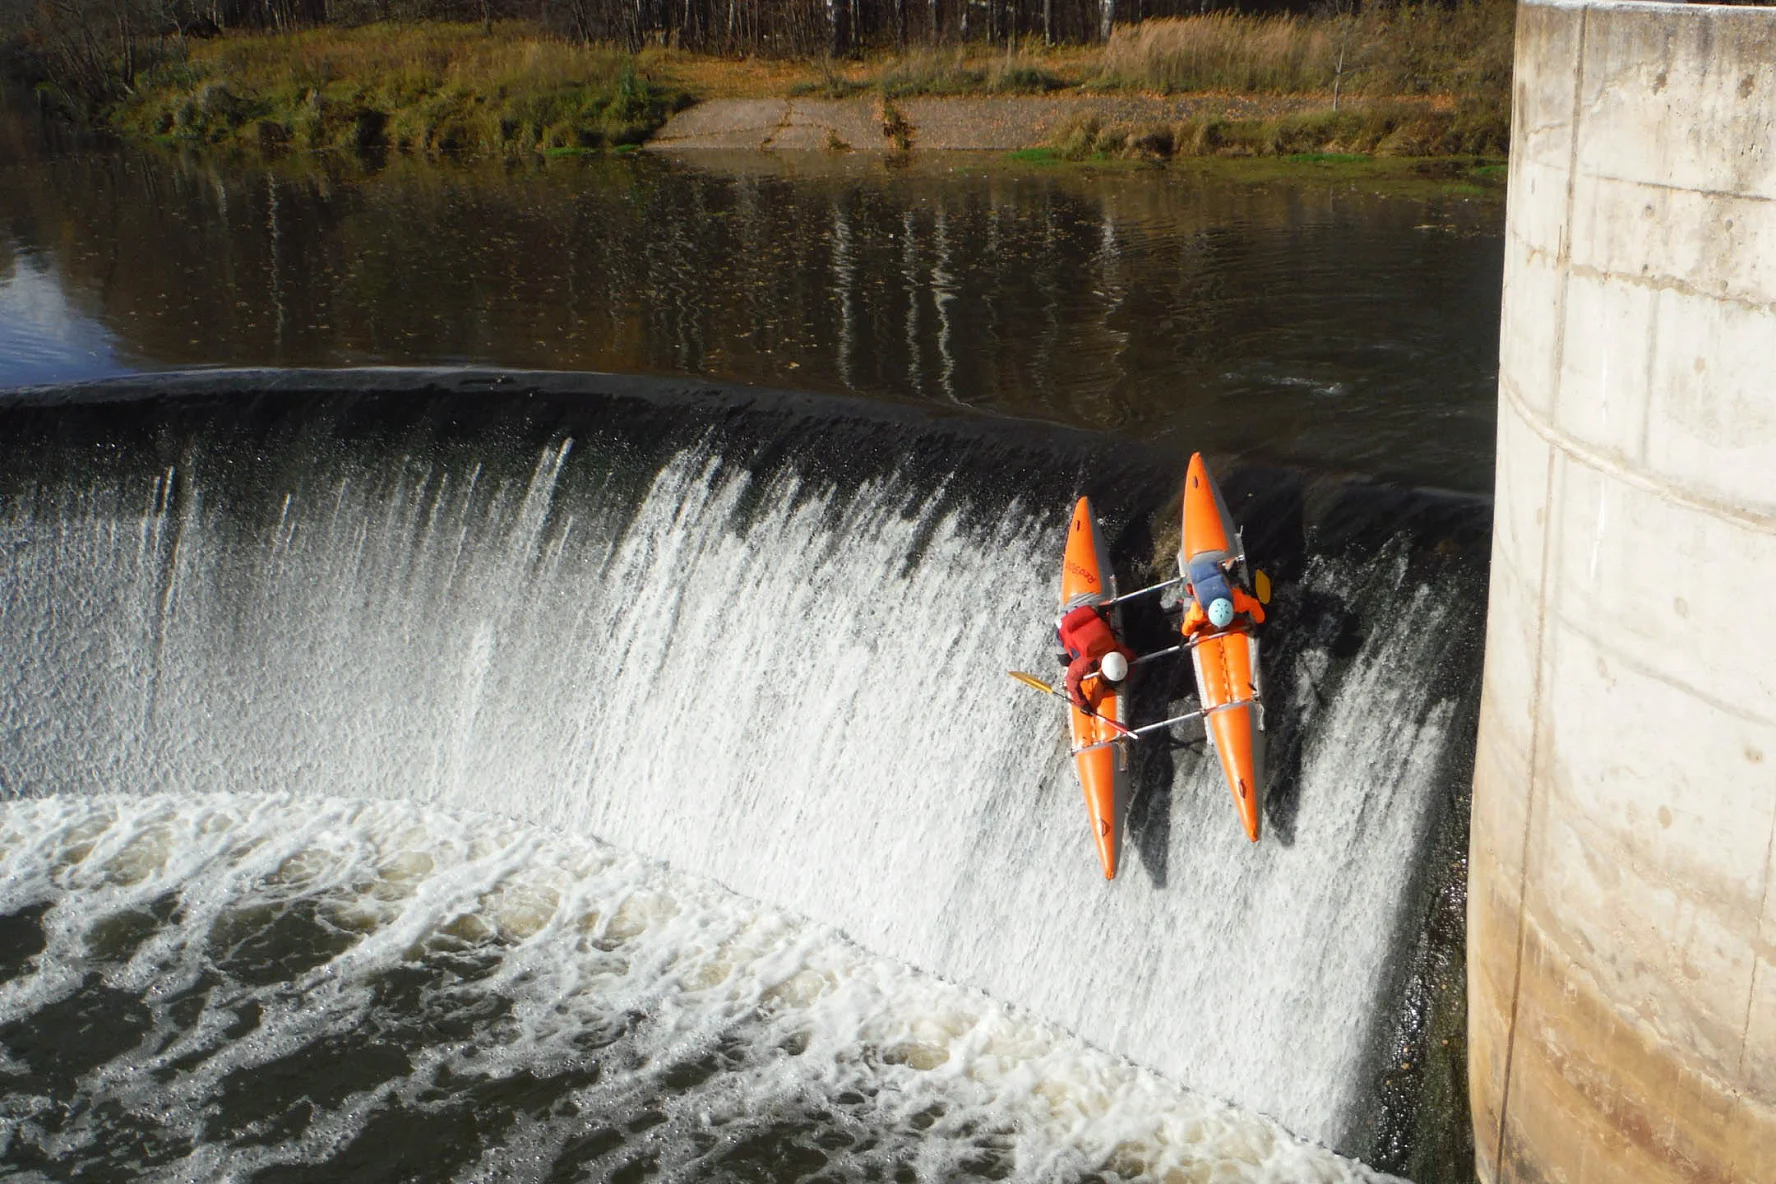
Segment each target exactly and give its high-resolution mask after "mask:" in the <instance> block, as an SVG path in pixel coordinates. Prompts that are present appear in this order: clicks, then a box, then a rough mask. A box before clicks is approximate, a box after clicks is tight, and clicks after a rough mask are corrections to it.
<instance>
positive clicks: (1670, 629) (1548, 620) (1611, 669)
mask: <svg viewBox="0 0 1776 1184" xmlns="http://www.w3.org/2000/svg"><path fill="white" fill-rule="evenodd" d="M1773 51H1776V11H1772V10H1771V9H1768V8H1725V7H1710V6H1685V5H1665V4H1631V3H1630V4H1579V3H1540V2H1535V3H1527V4H1525V5H1523V6H1522V7H1521V8H1520V10H1519V16H1518V25H1517V81H1516V95H1515V105H1514V111H1513V120H1514V126H1513V137H1512V153H1511V183H1510V198H1509V208H1508V213H1507V218H1506V246H1505V299H1504V312H1503V318H1502V329H1501V334H1500V336H1501V340H1500V359H1501V360H1500V368H1499V369H1500V372H1499V428H1498V432H1499V436H1498V439H1499V444H1498V476H1497V496H1496V501H1495V534H1494V540H1493V553H1492V565H1491V588H1490V592H1489V596H1488V614H1489V615H1488V622H1487V645H1486V674H1485V691H1484V696H1483V701H1482V708H1481V716H1480V741H1479V751H1478V755H1477V758H1476V767H1475V774H1474V816H1473V830H1472V860H1471V863H1470V871H1469V897H1468V909H1469V913H1468V940H1469V943H1470V944H1469V964H1468V975H1469V1005H1470V1013H1469V1014H1470V1031H1471V1043H1470V1066H1469V1072H1470V1077H1471V1081H1472V1099H1473V1106H1474V1128H1475V1151H1476V1158H1477V1161H1478V1168H1479V1172H1480V1175H1481V1178H1482V1179H1484V1180H1487V1181H1499V1182H1503V1181H1541V1180H1571V1181H1635V1182H1640V1181H1648V1182H1652V1181H1659V1182H1664V1181H1680V1180H1683V1181H1700V1180H1722V1181H1725V1180H1733V1181H1754V1180H1759V1181H1761V1180H1770V1179H1776V947H1773V946H1772V944H1771V942H1772V938H1773V937H1776V887H1773V886H1776V862H1773V859H1772V850H1773V845H1776V766H1773V765H1772V758H1776V674H1773V673H1772V671H1773V670H1776V661H1773V659H1776V617H1772V615H1771V614H1770V613H1769V612H1768V611H1766V608H1765V603H1764V602H1765V600H1766V598H1767V593H1766V591H1765V589H1767V588H1769V587H1770V584H1771V580H1772V579H1773V578H1776V382H1773V379H1772V376H1771V373H1770V369H1769V366H1768V364H1767V362H1768V359H1769V358H1770V357H1771V354H1772V349H1773V347H1776V273H1772V271H1771V269H1770V266H1769V260H1770V249H1771V244H1772V243H1773V242H1776V73H1773V71H1772V61H1773V56H1772V54H1773Z"/></svg>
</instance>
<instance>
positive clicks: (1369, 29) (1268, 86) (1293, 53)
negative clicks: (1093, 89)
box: [1100, 0, 1515, 101]
mask: <svg viewBox="0 0 1776 1184" xmlns="http://www.w3.org/2000/svg"><path fill="white" fill-rule="evenodd" d="M1514 19H1515V10H1514V8H1513V6H1512V5H1511V4H1510V3H1509V2H1508V0H1465V2H1464V3H1459V4H1456V5H1453V6H1445V5H1442V4H1433V3H1408V4H1397V5H1396V4H1369V5H1365V6H1364V8H1363V9H1362V11H1361V12H1360V13H1358V14H1355V15H1353V14H1349V13H1343V14H1339V13H1335V14H1332V15H1328V16H1321V17H1293V16H1282V17H1259V16H1241V15H1238V14H1232V13H1214V14H1211V15H1208V16H1192V17H1181V18H1175V19H1166V20H1151V21H1145V22H1143V23H1141V24H1138V25H1125V26H1121V27H1119V28H1117V29H1116V31H1115V32H1114V33H1113V34H1112V35H1111V38H1110V43H1109V44H1108V45H1107V46H1106V47H1105V50H1104V65H1103V72H1102V76H1101V79H1100V85H1105V86H1113V87H1114V86H1124V87H1133V88H1138V89H1143V90H1157V91H1161V92H1166V93H1182V92H1197V91H1234V92H1240V93H1265V94H1324V95H1332V94H1334V93H1338V94H1340V96H1341V97H1342V95H1343V94H1352V95H1393V96H1399V95H1467V96H1480V95H1484V96H1486V97H1487V98H1488V99H1489V100H1492V101H1503V100H1504V99H1506V98H1507V97H1508V91H1509V89H1510V79H1511V51H1512V31H1513V27H1514Z"/></svg>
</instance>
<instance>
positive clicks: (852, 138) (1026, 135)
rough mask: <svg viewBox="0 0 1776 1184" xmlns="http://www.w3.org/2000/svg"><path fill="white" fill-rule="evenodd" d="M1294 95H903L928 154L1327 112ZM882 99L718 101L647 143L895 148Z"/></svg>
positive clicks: (904, 112)
mask: <svg viewBox="0 0 1776 1184" xmlns="http://www.w3.org/2000/svg"><path fill="white" fill-rule="evenodd" d="M1324 105H1325V103H1324V101H1323V100H1319V99H1312V98H1300V97H1295V96H1264V97H1258V98H1251V97H1245V96H1238V95H1233V96H1229V95H1173V96H1158V95H1074V94H1069V95H1028V96H1018V95H995V96H990V97H979V98H976V97H966V96H964V97H957V98H909V99H896V100H894V102H893V104H892V106H893V110H894V111H895V112H898V113H899V115H900V117H901V121H902V123H903V125H904V126H903V130H904V132H905V135H906V137H907V139H908V140H909V141H910V146H911V147H913V148H915V149H925V150H938V151H948V150H959V151H1001V152H1006V151H1011V150H1014V149H1018V148H1034V147H1038V146H1040V145H1043V144H1047V143H1050V142H1051V141H1052V140H1053V138H1054V136H1055V133H1056V132H1057V131H1059V130H1060V128H1061V127H1062V126H1063V125H1065V124H1066V123H1067V122H1069V121H1071V120H1076V119H1083V118H1087V117H1091V118H1095V119H1097V120H1099V121H1100V122H1102V123H1106V124H1110V123H1131V124H1143V123H1176V122H1179V121H1181V120H1185V119H1200V118H1202V117H1204V116H1210V115H1212V116H1216V117H1219V118H1223V119H1270V118H1274V117H1276V116H1279V115H1286V114H1289V113H1291V112H1294V111H1302V110H1308V109H1312V108H1318V107H1323V106H1324ZM888 115H889V113H888V112H887V111H885V110H884V108H883V104H882V101H881V99H879V98H855V99H711V100H709V101H707V102H703V103H698V104H697V105H696V106H694V107H690V108H687V109H686V110H684V111H681V112H679V113H678V114H677V115H675V116H673V117H672V118H671V119H670V120H668V121H667V122H666V125H665V126H664V127H662V128H661V129H660V130H659V131H658V132H657V133H655V135H654V138H653V139H652V140H650V141H649V146H650V147H655V148H665V149H674V150H677V149H705V148H762V149H766V150H770V151H778V150H810V149H812V150H826V151H847V150H854V151H860V152H862V151H875V152H883V151H889V150H891V149H898V148H899V143H898V142H897V141H896V140H894V139H893V138H891V137H890V136H889V135H888V127H887V125H888V122H889V118H888Z"/></svg>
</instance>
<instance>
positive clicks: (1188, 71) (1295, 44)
mask: <svg viewBox="0 0 1776 1184" xmlns="http://www.w3.org/2000/svg"><path fill="white" fill-rule="evenodd" d="M1347 24H1348V22H1347V21H1334V20H1305V19H1301V18H1297V17H1291V16H1280V17H1249V16H1238V15H1234V14H1230V13H1215V14H1213V15H1210V16H1193V17H1184V18H1182V19H1178V20H1156V21H1146V22H1144V23H1142V24H1139V25H1125V26H1123V27H1121V28H1119V29H1117V30H1116V31H1115V32H1114V33H1113V34H1112V35H1111V37H1110V44H1109V46H1108V47H1107V48H1106V49H1105V51H1104V75H1105V77H1106V78H1109V79H1114V80H1116V81H1119V82H1123V83H1128V84H1135V85H1139V86H1143V87H1147V88H1151V89H1153V90H1159V91H1221V90H1225V91H1238V92H1247V93H1253V92H1256V93H1271V94H1297V93H1301V92H1315V91H1320V90H1329V89H1331V85H1332V78H1333V74H1334V72H1335V69H1336V63H1337V57H1338V44H1337V35H1338V34H1340V33H1342V32H1344V31H1345V30H1346V27H1347Z"/></svg>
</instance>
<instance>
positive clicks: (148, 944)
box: [0, 794, 1377, 1184]
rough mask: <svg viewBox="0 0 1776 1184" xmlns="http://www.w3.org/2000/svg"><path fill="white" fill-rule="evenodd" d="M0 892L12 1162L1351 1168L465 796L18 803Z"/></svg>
mask: <svg viewBox="0 0 1776 1184" xmlns="http://www.w3.org/2000/svg"><path fill="white" fill-rule="evenodd" d="M0 916H4V917H6V918H9V919H10V920H9V922H8V924H9V925H12V926H13V928H12V929H11V930H10V931H9V932H10V933H11V935H12V936H14V937H15V938H16V937H17V936H18V934H17V926H16V922H17V920H18V919H19V918H21V917H27V918H32V919H33V920H34V923H35V925H36V927H37V930H38V931H39V932H40V934H41V937H40V938H39V941H40V944H41V947H42V948H41V949H40V950H39V951H38V952H36V953H35V954H34V956H33V955H31V954H30V951H29V950H25V951H22V952H21V951H16V950H15V951H13V952H10V953H9V955H8V957H7V959H6V964H5V967H4V969H5V970H6V972H7V977H6V980H5V981H4V983H0V1034H4V1037H5V1045H6V1047H7V1050H8V1051H7V1053H6V1055H5V1058H4V1060H0V1079H3V1080H4V1081H5V1084H6V1087H7V1088H6V1101H5V1105H4V1107H3V1112H0V1147H3V1148H4V1149H5V1154H6V1156H7V1158H8V1161H9V1162H10V1163H12V1164H14V1165H15V1166H17V1167H21V1168H30V1167H32V1166H33V1165H44V1166H47V1161H51V1160H53V1161H55V1162H56V1163H57V1164H58V1169H57V1172H58V1174H59V1173H60V1171H61V1170H63V1169H66V1168H67V1167H68V1166H69V1165H71V1164H78V1165H81V1166H82V1167H83V1168H84V1169H85V1170H88V1171H104V1170H106V1169H109V1170H111V1171H113V1172H115V1171H118V1170H120V1169H125V1168H127V1169H130V1170H131V1172H132V1173H133V1174H134V1178H137V1179H164V1180H174V1179H192V1178H203V1179H215V1180H233V1179H246V1178H249V1177H253V1176H261V1175H262V1174H263V1176H262V1178H279V1177H278V1176H277V1172H278V1170H279V1169H283V1170H286V1171H287V1170H290V1169H294V1168H298V1167H302V1166H310V1167H312V1166H315V1165H329V1164H331V1165H334V1166H336V1167H338V1168H340V1169H341V1170H346V1169H349V1168H351V1167H352V1166H353V1165H357V1166H360V1167H361V1166H363V1164H364V1163H366V1162H369V1161H374V1160H375V1158H376V1156H377V1155H378V1154H379V1153H380V1152H382V1151H383V1150H384V1149H383V1148H380V1147H379V1146H378V1142H379V1139H380V1140H387V1139H389V1138H391V1137H394V1136H396V1135H397V1134H402V1135H406V1136H408V1137H411V1136H412V1134H413V1133H414V1132H419V1133H420V1134H421V1135H422V1136H423V1135H427V1134H430V1135H432V1136H434V1137H436V1136H437V1135H438V1134H439V1132H441V1131H443V1130H445V1129H447V1128H454V1130H455V1137H454V1138H442V1139H440V1140H439V1141H438V1142H437V1143H435V1144H427V1145H425V1146H422V1147H421V1149H420V1151H421V1153H422V1154H426V1155H430V1156H433V1157H434V1158H433V1159H432V1161H431V1162H433V1163H434V1165H436V1164H437V1163H438V1162H439V1160H442V1161H443V1162H444V1163H446V1164H448V1165H449V1170H450V1171H451V1172H452V1173H453V1174H452V1178H454V1179H459V1180H488V1179H506V1178H545V1177H548V1178H561V1179H604V1178H610V1177H611V1176H612V1175H613V1174H617V1173H620V1172H621V1170H622V1168H623V1167H624V1166H625V1165H630V1164H635V1163H640V1162H644V1161H645V1162H647V1163H649V1164H650V1165H651V1167H652V1168H653V1169H655V1170H657V1171H659V1172H660V1173H662V1175H663V1176H664V1177H665V1178H669V1179H700V1178H707V1177H708V1176H710V1175H712V1174H713V1175H716V1176H721V1175H724V1174H726V1175H732V1174H734V1173H735V1172H736V1171H739V1170H740V1169H742V1168H744V1166H745V1164H744V1162H743V1160H744V1156H745V1155H746V1154H747V1153H748V1151H749V1149H750V1150H754V1151H756V1150H757V1149H758V1148H759V1146H760V1142H759V1141H760V1137H761V1135H762V1134H764V1133H768V1132H771V1131H773V1130H777V1129H779V1128H783V1127H785V1126H788V1127H790V1128H792V1129H793V1134H788V1135H781V1136H780V1141H779V1142H776V1143H771V1144H769V1146H770V1148H771V1151H772V1154H773V1155H774V1156H775V1159H774V1160H773V1161H772V1162H771V1163H769V1164H768V1166H772V1167H774V1168H777V1169H779V1170H781V1169H782V1168H783V1167H785V1166H787V1165H788V1164H789V1163H794V1164H795V1165H796V1166H797V1167H798V1168H799V1169H800V1172H801V1174H806V1173H808V1172H811V1171H814V1170H816V1169H819V1170H821V1171H823V1172H825V1173H826V1174H828V1175H829V1176H832V1177H835V1178H871V1177H881V1176H886V1175H889V1174H892V1173H893V1171H894V1170H895V1169H896V1168H910V1169H912V1170H913V1171H915V1172H916V1173H917V1174H918V1175H919V1176H920V1177H922V1178H926V1179H932V1178H958V1177H969V1176H979V1175H982V1174H984V1175H986V1176H988V1177H991V1178H1002V1177H1005V1176H1007V1175H1009V1176H1010V1177H1011V1178H1016V1179H1029V1180H1047V1179H1068V1178H1076V1177H1078V1176H1080V1175H1083V1174H1087V1173H1091V1172H1101V1173H1105V1174H1111V1175H1119V1176H1122V1177H1125V1178H1136V1177H1141V1178H1153V1179H1162V1180H1178V1181H1185V1180H1217V1181H1279V1182H1280V1181H1287V1182H1290V1184H1308V1182H1317V1181H1326V1182H1331V1181H1355V1180H1363V1179H1372V1178H1377V1177H1374V1176H1372V1175H1371V1174H1370V1173H1367V1172H1366V1171H1365V1170H1364V1169H1362V1168H1361V1167H1360V1166H1359V1165H1356V1164H1354V1163H1352V1162H1350V1161H1345V1160H1341V1159H1339V1158H1338V1157H1336V1156H1333V1155H1331V1154H1330V1153H1328V1152H1325V1151H1323V1150H1320V1149H1318V1148H1315V1147H1312V1146H1310V1145H1306V1144H1303V1143H1302V1142H1300V1141H1298V1140H1296V1139H1294V1138H1293V1137H1291V1136H1289V1135H1288V1134H1286V1133H1285V1132H1284V1131H1282V1130H1281V1129H1280V1128H1278V1127H1277V1126H1275V1125H1274V1124H1272V1123H1270V1122H1268V1121H1265V1120H1263V1119H1260V1118H1257V1117H1254V1116H1251V1115H1247V1114H1242V1113H1239V1112H1237V1111H1235V1110H1232V1109H1231V1108H1229V1107H1227V1106H1224V1105H1221V1104H1218V1103H1215V1102H1212V1101H1209V1100H1206V1099H1204V1098H1202V1097H1201V1096H1199V1095H1196V1094H1193V1093H1190V1092H1188V1091H1185V1090H1181V1089H1179V1088H1177V1087H1176V1086H1174V1085H1171V1084H1169V1083H1168V1082H1166V1081H1164V1080H1162V1079H1161V1078H1159V1077H1158V1076H1156V1075H1154V1074H1152V1073H1150V1072H1147V1071H1144V1070H1141V1069H1138V1068H1136V1067H1134V1066H1132V1065H1130V1064H1129V1063H1127V1062H1125V1061H1122V1060H1120V1059H1118V1058H1115V1057H1111V1056H1107V1055H1105V1054H1103V1053H1101V1052H1098V1051H1096V1050H1093V1049H1091V1048H1090V1047H1088V1046H1086V1045H1085V1044H1084V1043H1082V1042H1081V1041H1079V1040H1077V1039H1076V1038H1074V1037H1071V1036H1069V1035H1068V1034H1066V1033H1065V1032H1063V1031H1061V1030H1060V1029H1058V1028H1056V1027H1054V1026H1053V1025H1050V1024H1047V1023H1044V1022H1041V1021H1039V1020H1036V1019H1035V1018H1033V1017H1031V1016H1030V1015H1028V1014H1027V1013H1024V1012H1021V1011H1019V1010H1016V1009H1012V1008H1008V1007H1005V1006H1004V1005H1002V1004H1000V1003H998V1002H995V1001H994V1000H993V999H991V998H989V997H988V996H986V995H985V994H983V993H981V992H978V991H972V990H966V989H963V988H959V987H955V986H952V985H950V984H947V983H944V982H942V981H939V980H937V979H934V978H931V977H929V976H925V975H921V974H918V973H916V972H913V971H911V970H909V969H907V968H906V967H905V966H903V965H901V964H899V963H896V962H893V961H890V960H888V959H884V958H880V957H874V956H871V955H869V954H867V953H865V952H864V951H862V950H860V949H858V948H857V947H856V946H854V945H852V944H850V943H849V942H847V941H845V940H844V939H843V937H842V936H841V935H839V934H837V933H835V932H834V931H832V930H831V929H829V928H826V927H823V926H820V925H817V924H813V923H810V922H808V921H805V920H803V919H800V918H797V917H795V916H793V915H790V914H787V913H783V912H779V911H777V910H773V909H769V908H764V907H761V906H759V905H757V904H755V903H753V902H751V901H747V900H745V899H743V898H740V897H737V896H735V895H733V894H731V893H729V892H726V891H724V890H722V889H720V888H717V887H715V886H714V885H712V884H710V883H709V882H707V881H703V880H698V879H694V878H690V877H686V876H683V875H679V874H676V873H674V872H672V871H670V870H669V869H667V868H665V867H664V866H662V865H661V864H659V863H655V862H652V861H648V860H644V859H641V858H639V857H637V856H634V855H630V854H626V853H623V852H620V851H617V850H614V849H612V848H610V847H607V846H604V845H602V844H599V843H595V842H587V841H584V840H573V841H568V840H565V839H563V838H561V837H560V836H555V835H548V834H544V833H542V832H539V831H537V830H535V829H533V828H529V827H526V826H524V825H521V824H518V823H514V822H512V821H510V820H508V819H501V818H497V817H492V816H487V815H472V814H453V813H445V812H441V811H438V810H434V809H428V808H424V807H421V806H419V805H416V804H413V803H400V802H387V803H379V804H365V803H362V802H347V801H341V800H337V799H330V798H317V797H315V796H313V795H309V794H304V795H300V796H288V795H283V796H272V797H264V798H244V797H235V796H228V795H218V796H207V797H178V796H141V797H116V796H103V797H86V798H75V797H71V796H60V797H54V798H48V799H42V800H35V801H14V802H10V803H7V804H6V805H5V806H4V807H0ZM268 960H269V961H270V963H271V964H270V965H269V966H268V965H267V961H268ZM82 1000H85V1001H87V1005H88V1006H95V1007H96V1006H100V1005H102V1006H103V1007H104V1009H105V1014H104V1020H105V1030H104V1032H103V1033H102V1035H101V1036H100V1037H98V1039H99V1040H100V1041H101V1042H102V1047H94V1046H93V1045H92V1044H91V1040H90V1039H89V1038H86V1037H81V1036H75V1035H70V1034H69V1032H68V1031H64V1032H63V1033H61V1034H60V1036H59V1039H61V1040H63V1041H66V1042H71V1043H72V1044H73V1045H74V1046H75V1047H74V1049H73V1050H72V1051H71V1052H70V1051H69V1049H67V1048H63V1049H62V1050H61V1056H60V1058H59V1059H58V1058H57V1057H51V1056H45V1055H42V1051H43V1050H42V1045H41V1044H40V1043H39V1044H33V1043H32V1042H31V1041H30V1040H29V1039H28V1038H27V1037H26V1036H25V1035H24V1034H25V1033H26V1032H27V1031H28V1029H30V1028H31V1027H32V1026H33V1025H43V1024H47V1023H56V1022H62V1023H66V1022H67V1021H68V1020H69V1019H70V1018H71V1013H70V1010H69V1009H70V1007H78V1006H81V1005H82V1002H81V1001H82ZM94 1001H97V1002H96V1003H95V1002H94ZM71 1030H72V1029H70V1031H71ZM379 1036H380V1037H384V1038H386V1039H378V1037H379ZM83 1057H84V1061H83V1062H82V1063H80V1064H78V1065H77V1066H76V1067H75V1069H74V1070H73V1071H65V1070H67V1066H68V1062H69V1061H70V1060H73V1061H81V1058H83ZM465 1102H466V1103H467V1105H465ZM799 1116H817V1117H799ZM464 1131H467V1132H468V1133H467V1134H464V1133H463V1132H464ZM786 1157H787V1158H786ZM794 1157H799V1158H794ZM551 1173H553V1175H551ZM38 1178H49V1176H48V1173H44V1174H42V1175H41V1176H39V1177H38ZM431 1178H441V1176H440V1175H432V1176H431Z"/></svg>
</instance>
